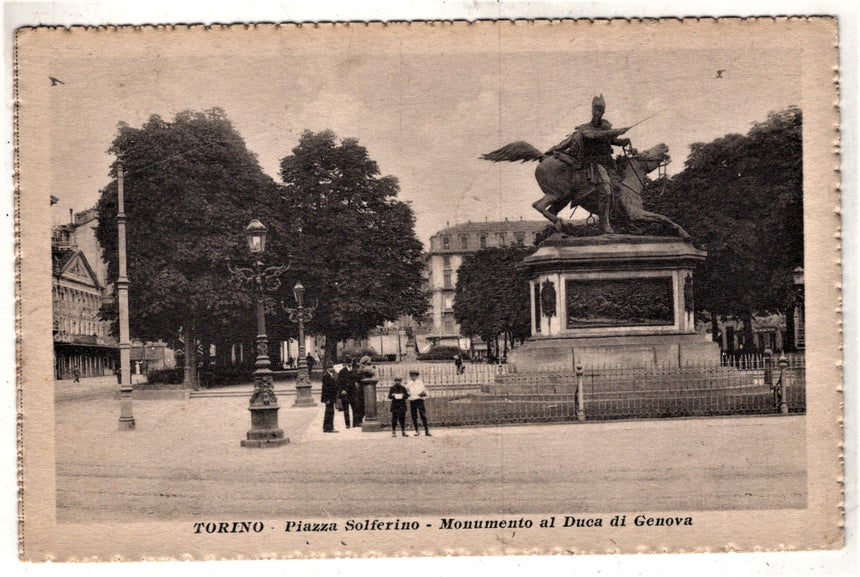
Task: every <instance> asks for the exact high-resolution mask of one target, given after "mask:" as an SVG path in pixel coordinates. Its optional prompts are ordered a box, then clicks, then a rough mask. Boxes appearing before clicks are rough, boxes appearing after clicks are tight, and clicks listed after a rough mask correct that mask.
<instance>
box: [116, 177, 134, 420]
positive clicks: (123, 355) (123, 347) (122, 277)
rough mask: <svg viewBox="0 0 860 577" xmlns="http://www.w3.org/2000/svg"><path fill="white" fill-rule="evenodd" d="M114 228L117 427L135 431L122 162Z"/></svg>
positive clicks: (117, 178)
mask: <svg viewBox="0 0 860 577" xmlns="http://www.w3.org/2000/svg"><path fill="white" fill-rule="evenodd" d="M116 180H117V182H116V184H117V195H116V202H117V208H116V229H117V252H118V253H119V273H118V276H117V279H116V296H117V301H118V304H119V380H120V383H119V430H120V431H133V430H134V415H133V414H132V409H131V405H132V393H133V390H134V389H133V387H132V384H131V337H130V334H129V331H128V285H129V281H128V277H127V276H126V254H125V249H126V247H125V223H126V221H127V220H128V217H127V216H126V214H125V195H124V193H123V180H124V178H123V170H122V164H119V165H117V167H116Z"/></svg>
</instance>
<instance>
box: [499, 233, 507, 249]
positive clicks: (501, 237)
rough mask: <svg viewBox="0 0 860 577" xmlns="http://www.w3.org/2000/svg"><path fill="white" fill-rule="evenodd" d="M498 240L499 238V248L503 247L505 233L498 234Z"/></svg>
mask: <svg viewBox="0 0 860 577" xmlns="http://www.w3.org/2000/svg"><path fill="white" fill-rule="evenodd" d="M498 238H499V246H505V233H503V232H500V233H499V234H498Z"/></svg>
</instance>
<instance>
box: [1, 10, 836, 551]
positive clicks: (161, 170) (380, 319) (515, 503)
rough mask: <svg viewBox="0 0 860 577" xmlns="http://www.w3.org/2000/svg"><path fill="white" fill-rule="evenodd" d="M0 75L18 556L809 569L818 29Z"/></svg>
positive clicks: (829, 500) (596, 29) (831, 197)
mask: <svg viewBox="0 0 860 577" xmlns="http://www.w3.org/2000/svg"><path fill="white" fill-rule="evenodd" d="M14 41H15V69H14V70H15V90H16V99H15V107H16V108H15V130H16V142H17V143H18V144H17V147H16V204H17V206H16V222H17V255H18V265H17V279H18V283H17V298H18V303H19V304H18V315H19V316H18V335H19V353H18V359H17V361H18V375H19V378H18V410H19V447H20V448H21V450H22V451H23V457H22V461H21V475H22V487H23V501H22V510H23V514H22V520H21V522H22V528H21V557H22V559H26V560H32V561H42V560H47V559H52V560H58V561H71V560H82V559H88V560H107V559H117V558H120V559H124V560H141V559H147V558H165V559H167V558H172V559H177V558H186V559H206V558H212V557H215V558H220V559H239V558H245V559H248V558H317V557H366V556H382V557H396V556H404V555H406V556H445V555H452V554H453V555H510V554H526V553H528V554H574V553H575V554H579V553H592V554H597V553H603V554H605V553H636V552H658V551H662V552H694V551H697V552H715V551H728V550H733V551H776V550H795V551H797V550H820V549H838V548H840V547H842V546H843V539H844V534H843V529H842V525H843V514H842V509H841V503H842V501H843V494H842V484H841V482H840V479H841V478H842V475H843V472H842V462H841V460H840V456H841V450H840V446H841V443H842V426H841V420H842V412H841V411H842V408H841V407H842V405H841V402H842V399H841V393H840V391H841V380H842V372H841V362H842V356H841V351H842V335H841V332H840V331H839V330H838V328H837V327H838V326H839V324H840V323H841V316H840V311H839V307H840V292H839V290H838V288H837V287H838V284H839V279H840V275H841V264H840V245H839V241H838V231H839V228H840V217H839V213H838V209H839V206H840V196H839V191H840V174H839V166H840V158H839V154H838V152H839V151H838V148H837V147H836V146H835V145H834V143H838V140H839V121H840V118H839V108H838V66H839V60H838V51H837V46H838V26H837V22H836V20H835V19H834V18H828V17H803V18H801V17H798V18H761V19H696V20H683V19H682V20H670V19H666V20H611V19H610V20H602V21H601V20H545V21H540V20H533V21H527V20H519V21H516V20H515V21H480V22H472V23H469V22H411V23H408V22H400V23H387V24H382V23H329V24H281V25H275V24H257V25H250V26H249V25H230V26H211V27H207V26H151V27H148V26H145V27H132V26H117V27H100V28H84V27H72V28H68V29H64V28H49V27H25V28H21V29H19V30H18V31H17V32H16V33H15V37H14Z"/></svg>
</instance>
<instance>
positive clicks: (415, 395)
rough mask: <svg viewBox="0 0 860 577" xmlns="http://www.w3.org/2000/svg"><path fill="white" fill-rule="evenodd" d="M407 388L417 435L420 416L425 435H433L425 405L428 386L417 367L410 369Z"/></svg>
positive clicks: (416, 434)
mask: <svg viewBox="0 0 860 577" xmlns="http://www.w3.org/2000/svg"><path fill="white" fill-rule="evenodd" d="M406 389H407V390H408V391H409V412H410V413H411V415H412V424H413V425H414V426H415V436H416V437H417V436H418V435H419V434H420V433H419V432H418V416H419V415H420V416H421V424H423V425H424V435H425V436H427V437H432V436H433V435H431V434H430V429H429V428H428V427H427V409H426V408H425V407H424V399H426V398H427V387H425V386H424V381H423V380H421V376H420V374H419V372H418V370H417V369H412V370H411V371H409V381H408V382H407V383H406Z"/></svg>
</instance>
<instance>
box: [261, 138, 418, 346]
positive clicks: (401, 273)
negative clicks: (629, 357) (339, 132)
mask: <svg viewBox="0 0 860 577" xmlns="http://www.w3.org/2000/svg"><path fill="white" fill-rule="evenodd" d="M281 179H282V180H283V183H284V184H283V187H282V192H281V196H280V205H279V206H280V210H279V214H280V215H282V217H283V218H281V219H280V220H279V223H278V224H277V226H283V227H286V230H284V231H283V234H284V235H285V236H289V237H290V238H291V239H292V240H291V249H290V252H291V253H292V255H293V258H292V264H291V270H290V272H289V273H288V275H289V277H290V279H291V282H289V283H285V287H284V290H285V291H290V290H291V288H292V286H293V284H294V283H295V282H296V281H301V283H302V284H303V285H304V286H305V287H306V289H307V295H308V298H311V299H317V301H318V305H319V306H318V308H317V310H316V312H315V313H314V318H313V320H312V321H311V322H310V323H309V329H310V330H311V331H312V332H314V333H316V334H324V335H325V336H326V345H327V349H328V351H327V352H328V353H329V355H330V358H333V355H334V352H335V347H336V345H337V342H338V341H341V340H344V339H347V338H363V337H364V336H366V334H367V332H368V331H370V330H371V329H373V328H374V327H376V326H379V325H381V324H383V323H384V322H385V321H394V320H396V319H397V318H398V317H400V316H401V315H413V316H416V317H418V316H420V315H422V314H423V313H424V311H425V310H426V309H427V306H428V299H427V295H426V294H425V292H424V291H423V289H422V269H423V266H424V260H423V249H422V245H421V242H420V241H419V240H418V238H417V237H416V235H415V215H414V213H413V212H412V208H411V207H410V206H409V205H408V204H406V203H404V202H402V201H399V200H397V194H398V192H399V185H398V182H397V179H395V178H394V177H392V176H380V170H379V167H378V166H377V164H376V162H375V161H373V160H372V159H371V158H370V156H369V155H368V153H367V149H366V148H364V147H363V146H361V145H359V143H358V140H356V139H354V138H344V139H342V140H340V141H338V139H337V137H336V136H335V134H334V133H333V132H332V131H330V130H326V131H323V132H317V133H314V132H310V131H305V132H304V133H303V134H302V136H301V138H300V140H299V143H298V145H297V146H296V147H295V148H293V150H292V154H290V155H289V156H286V157H285V158H283V159H282V160H281ZM284 300H285V302H288V303H290V302H293V297H292V295H291V293H286V294H285V295H284Z"/></svg>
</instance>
